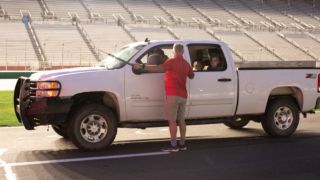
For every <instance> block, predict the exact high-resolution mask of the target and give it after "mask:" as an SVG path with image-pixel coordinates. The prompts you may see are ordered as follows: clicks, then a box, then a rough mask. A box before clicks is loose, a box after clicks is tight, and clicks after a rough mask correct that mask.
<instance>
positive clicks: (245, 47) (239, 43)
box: [215, 30, 279, 61]
mask: <svg viewBox="0 0 320 180" xmlns="http://www.w3.org/2000/svg"><path fill="white" fill-rule="evenodd" d="M215 34H216V35H217V36H219V37H220V38H221V40H223V41H225V42H226V43H228V45H229V46H230V47H231V48H232V49H234V50H236V51H238V52H239V53H240V54H241V55H242V56H243V58H244V59H245V60H246V61H279V59H278V58H277V57H276V56H274V55H273V54H271V53H270V52H268V51H267V50H266V49H265V48H264V47H262V46H260V45H259V44H258V43H256V42H255V41H254V40H252V39H250V37H248V36H246V35H245V34H244V33H242V32H239V31H222V30H220V31H215Z"/></svg>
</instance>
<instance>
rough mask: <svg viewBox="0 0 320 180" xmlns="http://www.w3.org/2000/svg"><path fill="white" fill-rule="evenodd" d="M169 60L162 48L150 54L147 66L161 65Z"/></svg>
mask: <svg viewBox="0 0 320 180" xmlns="http://www.w3.org/2000/svg"><path fill="white" fill-rule="evenodd" d="M167 59H168V56H166V55H165V54H164V51H163V50H162V49H160V48H155V49H153V50H151V51H150V52H149V53H148V59H147V64H148V65H160V64H163V63H164V62H165V61H166V60H167Z"/></svg>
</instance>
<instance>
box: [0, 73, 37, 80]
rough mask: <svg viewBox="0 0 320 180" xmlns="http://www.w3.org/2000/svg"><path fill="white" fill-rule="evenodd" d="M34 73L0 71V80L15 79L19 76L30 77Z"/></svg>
mask: <svg viewBox="0 0 320 180" xmlns="http://www.w3.org/2000/svg"><path fill="white" fill-rule="evenodd" d="M33 73H35V72H34V71H0V79H17V78H19V77H20V76H25V77H30V76H31V74H33Z"/></svg>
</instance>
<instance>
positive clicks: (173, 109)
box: [164, 96, 187, 121]
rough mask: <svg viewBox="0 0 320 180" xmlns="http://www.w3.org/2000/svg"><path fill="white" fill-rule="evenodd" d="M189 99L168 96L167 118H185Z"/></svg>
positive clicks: (165, 112) (165, 113) (165, 111)
mask: <svg viewBox="0 0 320 180" xmlns="http://www.w3.org/2000/svg"><path fill="white" fill-rule="evenodd" d="M186 103H187V99H186V98H183V97H180V96H166V98H165V107H164V115H165V118H166V119H167V120H173V121H175V120H178V121H180V120H184V116H185V112H186Z"/></svg>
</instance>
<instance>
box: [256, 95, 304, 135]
mask: <svg viewBox="0 0 320 180" xmlns="http://www.w3.org/2000/svg"><path fill="white" fill-rule="evenodd" d="M261 123H262V127H263V129H264V130H265V132H266V133H268V134H269V135H271V136H274V137H283V136H290V135H291V134H292V133H294V132H295V130H296V129H297V127H298V124H299V109H298V107H297V104H296V103H295V102H294V101H293V100H292V99H291V98H278V99H275V100H272V101H271V102H270V103H269V105H268V108H267V111H266V117H265V119H264V120H262V122H261Z"/></svg>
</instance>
